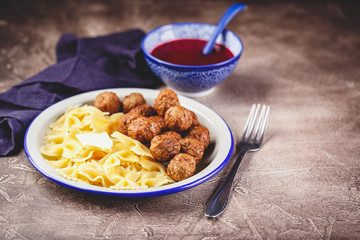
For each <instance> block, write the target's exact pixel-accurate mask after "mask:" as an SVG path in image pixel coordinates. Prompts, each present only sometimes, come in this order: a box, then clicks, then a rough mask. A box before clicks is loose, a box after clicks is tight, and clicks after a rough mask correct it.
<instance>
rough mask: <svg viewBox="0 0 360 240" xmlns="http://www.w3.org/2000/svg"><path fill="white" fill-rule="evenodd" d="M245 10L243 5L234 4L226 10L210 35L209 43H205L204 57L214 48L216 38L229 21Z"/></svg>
mask: <svg viewBox="0 0 360 240" xmlns="http://www.w3.org/2000/svg"><path fill="white" fill-rule="evenodd" d="M244 9H246V5H245V4H241V3H238V4H234V5H232V6H230V7H229V8H228V10H227V11H226V12H225V13H224V15H223V16H222V18H221V19H220V21H219V23H218V24H217V26H216V29H215V31H214V33H213V34H212V35H211V37H210V39H209V41H208V42H207V43H206V45H205V47H204V48H203V50H202V53H203V54H204V55H208V54H209V53H210V52H211V50H212V49H213V47H214V44H215V41H216V38H217V36H218V35H219V34H220V33H221V32H222V31H223V30H224V28H225V26H226V25H227V24H228V23H229V21H230V20H231V19H232V18H233V17H234V16H235V15H236V14H237V13H238V12H240V11H242V10H244Z"/></svg>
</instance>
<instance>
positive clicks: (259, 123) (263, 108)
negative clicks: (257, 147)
mask: <svg viewBox="0 0 360 240" xmlns="http://www.w3.org/2000/svg"><path fill="white" fill-rule="evenodd" d="M265 109H266V105H263V106H262V107H261V113H260V117H259V120H258V121H257V125H256V131H255V136H254V138H253V139H254V142H256V141H257V139H258V136H259V131H260V127H261V124H262V123H263V119H264V115H265Z"/></svg>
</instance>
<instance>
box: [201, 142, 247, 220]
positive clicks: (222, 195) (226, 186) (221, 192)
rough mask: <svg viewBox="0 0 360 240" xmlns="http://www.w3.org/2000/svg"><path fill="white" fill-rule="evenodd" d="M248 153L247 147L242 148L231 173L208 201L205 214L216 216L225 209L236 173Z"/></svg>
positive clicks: (211, 216)
mask: <svg viewBox="0 0 360 240" xmlns="http://www.w3.org/2000/svg"><path fill="white" fill-rule="evenodd" d="M246 153H247V149H244V150H243V149H241V150H240V153H239V155H238V157H237V158H236V161H235V163H234V165H233V166H232V168H231V170H230V173H229V175H228V176H227V177H226V179H225V181H224V182H222V183H221V184H220V185H219V186H218V187H217V188H216V190H215V191H214V192H213V194H212V195H211V197H210V198H209V200H208V202H207V203H206V208H205V216H207V217H210V218H215V217H217V216H219V215H220V214H221V213H223V212H224V211H225V209H226V206H227V204H228V201H229V197H230V192H231V189H232V185H233V182H234V179H235V176H236V173H237V171H238V169H239V166H240V163H241V161H242V160H243V158H244V156H245V154H246Z"/></svg>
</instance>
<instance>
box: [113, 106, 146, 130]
mask: <svg viewBox="0 0 360 240" xmlns="http://www.w3.org/2000/svg"><path fill="white" fill-rule="evenodd" d="M139 117H143V115H141V114H140V113H139V112H136V111H134V112H131V111H130V112H128V113H126V114H124V116H122V117H121V119H120V121H119V123H118V129H119V132H121V133H123V134H125V135H127V134H128V127H129V125H130V123H131V122H132V121H134V120H135V119H137V118H139Z"/></svg>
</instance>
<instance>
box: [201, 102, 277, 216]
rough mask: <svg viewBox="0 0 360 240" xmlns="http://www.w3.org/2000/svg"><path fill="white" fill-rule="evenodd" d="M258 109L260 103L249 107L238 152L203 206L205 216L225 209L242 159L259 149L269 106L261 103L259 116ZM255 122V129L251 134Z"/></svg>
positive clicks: (213, 214)
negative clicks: (223, 178) (232, 163)
mask: <svg viewBox="0 0 360 240" xmlns="http://www.w3.org/2000/svg"><path fill="white" fill-rule="evenodd" d="M259 110H260V104H257V105H256V104H254V105H253V106H252V108H251V111H250V114H249V117H248V120H247V122H246V124H245V129H244V132H243V134H242V136H241V138H240V140H239V142H238V143H237V145H236V147H237V148H240V153H239V155H238V157H237V159H236V161H235V163H234V166H233V167H232V168H231V170H230V173H229V175H228V176H227V178H226V179H225V181H224V182H223V183H222V184H220V185H219V186H218V187H217V188H216V190H215V191H214V192H213V194H212V195H211V197H210V198H209V200H208V202H207V204H206V208H205V216H207V217H210V218H215V217H217V216H219V215H220V214H221V213H223V212H224V211H225V209H226V206H227V203H228V201H229V197H230V192H231V189H232V185H233V182H234V178H235V176H236V173H237V170H238V169H239V166H240V163H241V161H242V159H243V158H244V156H245V154H246V153H247V152H248V151H257V150H259V149H260V146H261V144H262V142H263V140H264V135H265V131H266V127H267V123H268V120H269V113H270V106H266V105H263V106H262V108H261V112H260V116H258V115H259V114H258V113H259ZM255 124H256V130H255V134H254V135H253V133H254V129H255Z"/></svg>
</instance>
